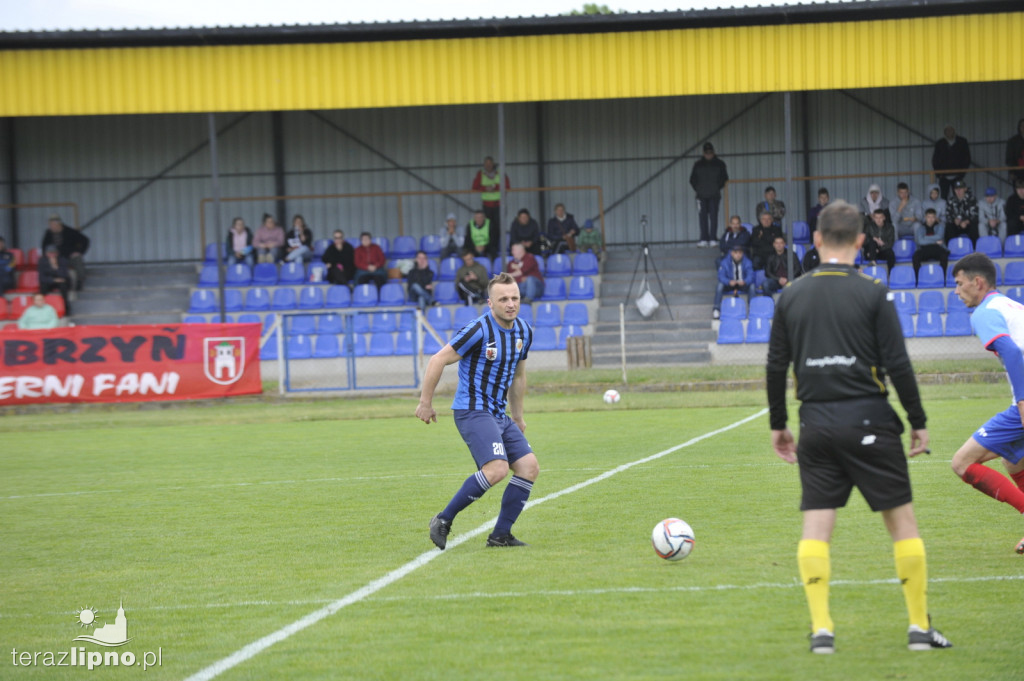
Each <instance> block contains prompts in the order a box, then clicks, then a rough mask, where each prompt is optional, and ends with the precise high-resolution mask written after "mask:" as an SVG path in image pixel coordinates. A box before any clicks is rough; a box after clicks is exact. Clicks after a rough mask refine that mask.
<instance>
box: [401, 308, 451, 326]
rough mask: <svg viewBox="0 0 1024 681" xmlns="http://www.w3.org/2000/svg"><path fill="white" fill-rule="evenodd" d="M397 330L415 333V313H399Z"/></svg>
mask: <svg viewBox="0 0 1024 681" xmlns="http://www.w3.org/2000/svg"><path fill="white" fill-rule="evenodd" d="M430 309H431V310H443V309H444V308H443V307H432V308H430ZM398 330H399V331H415V330H416V313H415V312H399V313H398Z"/></svg>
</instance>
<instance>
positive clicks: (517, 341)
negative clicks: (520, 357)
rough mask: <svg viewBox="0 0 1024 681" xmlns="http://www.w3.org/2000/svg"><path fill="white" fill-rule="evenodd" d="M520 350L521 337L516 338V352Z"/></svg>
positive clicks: (521, 346) (521, 348)
mask: <svg viewBox="0 0 1024 681" xmlns="http://www.w3.org/2000/svg"><path fill="white" fill-rule="evenodd" d="M522 351H523V339H522V338H516V352H522Z"/></svg>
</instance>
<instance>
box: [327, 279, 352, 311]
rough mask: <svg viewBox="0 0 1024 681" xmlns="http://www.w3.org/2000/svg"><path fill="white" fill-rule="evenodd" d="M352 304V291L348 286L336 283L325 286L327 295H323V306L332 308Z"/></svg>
mask: <svg viewBox="0 0 1024 681" xmlns="http://www.w3.org/2000/svg"><path fill="white" fill-rule="evenodd" d="M351 304H352V292H351V291H349V289H348V286H342V285H340V284H339V285H336V286H328V287H327V295H325V296H324V307H326V308H328V309H334V308H338V307H349V306H350V305H351Z"/></svg>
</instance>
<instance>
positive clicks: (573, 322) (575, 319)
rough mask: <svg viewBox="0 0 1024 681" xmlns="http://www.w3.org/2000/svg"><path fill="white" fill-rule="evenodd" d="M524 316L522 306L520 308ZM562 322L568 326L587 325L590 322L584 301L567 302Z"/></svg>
mask: <svg viewBox="0 0 1024 681" xmlns="http://www.w3.org/2000/svg"><path fill="white" fill-rule="evenodd" d="M519 312H520V316H522V308H520V310H519ZM562 323H563V324H565V325H566V326H586V325H587V324H589V323H590V315H589V314H588V313H587V306H586V305H584V304H583V303H566V304H565V307H564V308H563V309H562Z"/></svg>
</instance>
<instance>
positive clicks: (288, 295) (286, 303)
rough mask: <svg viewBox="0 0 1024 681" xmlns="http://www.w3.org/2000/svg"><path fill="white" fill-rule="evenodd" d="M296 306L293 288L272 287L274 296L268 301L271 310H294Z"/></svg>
mask: <svg viewBox="0 0 1024 681" xmlns="http://www.w3.org/2000/svg"><path fill="white" fill-rule="evenodd" d="M296 307H298V302H297V301H296V300H295V289H290V288H276V289H274V296H273V298H272V299H271V301H270V309H271V310H294V309H295V308H296Z"/></svg>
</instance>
